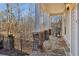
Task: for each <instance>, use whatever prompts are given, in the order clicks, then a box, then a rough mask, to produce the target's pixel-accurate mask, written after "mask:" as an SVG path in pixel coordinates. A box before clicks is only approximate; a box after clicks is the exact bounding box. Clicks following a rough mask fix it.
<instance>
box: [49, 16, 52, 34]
mask: <svg viewBox="0 0 79 59" xmlns="http://www.w3.org/2000/svg"><path fill="white" fill-rule="evenodd" d="M51 23H52V16H49V35H51V30H52V28H51Z"/></svg>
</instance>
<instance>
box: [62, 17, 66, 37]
mask: <svg viewBox="0 0 79 59" xmlns="http://www.w3.org/2000/svg"><path fill="white" fill-rule="evenodd" d="M64 34H65V24H64V16H62V36H64Z"/></svg>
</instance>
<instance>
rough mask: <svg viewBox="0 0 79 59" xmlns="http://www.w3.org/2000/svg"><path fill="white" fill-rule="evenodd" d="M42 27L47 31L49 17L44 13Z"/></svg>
mask: <svg viewBox="0 0 79 59" xmlns="http://www.w3.org/2000/svg"><path fill="white" fill-rule="evenodd" d="M44 26H45V30H48V29H49V16H48V13H46V12H45V13H44Z"/></svg>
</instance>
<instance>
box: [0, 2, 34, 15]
mask: <svg viewBox="0 0 79 59" xmlns="http://www.w3.org/2000/svg"><path fill="white" fill-rule="evenodd" d="M12 7H13V13H14V15H16V4H13V6H12ZM29 7H31V9H32V15H35V6H34V4H33V3H32V4H29V3H21V4H20V10H21V15H23V16H24V15H28V11H29ZM5 9H6V4H5V3H0V11H4V10H5Z"/></svg>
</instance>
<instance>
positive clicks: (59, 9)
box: [41, 3, 65, 15]
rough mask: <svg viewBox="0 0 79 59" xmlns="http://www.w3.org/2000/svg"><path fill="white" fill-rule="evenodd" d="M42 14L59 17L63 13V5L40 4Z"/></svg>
mask: <svg viewBox="0 0 79 59" xmlns="http://www.w3.org/2000/svg"><path fill="white" fill-rule="evenodd" d="M41 9H42V12H48V13H49V14H51V15H57V14H58V15H61V14H63V13H64V10H65V4H64V3H45V4H41Z"/></svg>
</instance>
